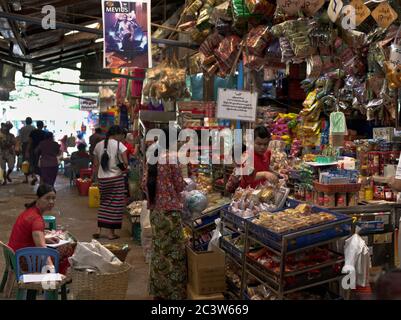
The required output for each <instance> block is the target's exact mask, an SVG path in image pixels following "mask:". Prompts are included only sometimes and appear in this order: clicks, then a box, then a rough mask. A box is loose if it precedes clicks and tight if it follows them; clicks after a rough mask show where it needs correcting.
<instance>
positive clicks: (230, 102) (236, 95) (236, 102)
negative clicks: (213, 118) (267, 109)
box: [217, 88, 258, 122]
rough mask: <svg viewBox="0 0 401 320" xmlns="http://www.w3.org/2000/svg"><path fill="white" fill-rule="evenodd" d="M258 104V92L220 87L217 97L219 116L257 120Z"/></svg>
mask: <svg viewBox="0 0 401 320" xmlns="http://www.w3.org/2000/svg"><path fill="white" fill-rule="evenodd" d="M257 104H258V94H257V93H256V92H255V93H251V92H249V91H239V90H229V89H223V88H220V89H219V92H218V98H217V118H218V119H228V120H242V121H248V122H255V120H256V107H257Z"/></svg>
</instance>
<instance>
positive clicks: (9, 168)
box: [0, 121, 17, 185]
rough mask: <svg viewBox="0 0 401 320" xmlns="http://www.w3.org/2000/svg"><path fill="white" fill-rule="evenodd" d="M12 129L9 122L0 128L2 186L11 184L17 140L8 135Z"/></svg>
mask: <svg viewBox="0 0 401 320" xmlns="http://www.w3.org/2000/svg"><path fill="white" fill-rule="evenodd" d="M12 128H13V125H12V124H11V122H9V121H8V122H7V123H3V124H2V126H1V134H2V136H1V139H0V166H1V168H2V169H3V174H4V181H3V185H6V184H7V182H12V180H11V177H10V175H11V173H12V172H13V170H14V166H15V146H16V143H17V140H16V139H15V136H14V135H13V134H12V133H10V130H11V129H12Z"/></svg>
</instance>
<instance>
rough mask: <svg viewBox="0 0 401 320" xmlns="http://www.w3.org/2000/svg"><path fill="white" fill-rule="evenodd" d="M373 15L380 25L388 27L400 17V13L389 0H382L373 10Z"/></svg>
mask: <svg viewBox="0 0 401 320" xmlns="http://www.w3.org/2000/svg"><path fill="white" fill-rule="evenodd" d="M372 17H373V18H374V19H375V20H376V22H377V24H378V25H379V26H380V27H382V28H387V27H388V26H390V25H391V24H392V23H393V22H394V21H395V20H396V19H397V18H398V14H397V12H395V11H394V9H393V8H392V7H391V6H390V5H389V4H388V3H387V2H382V3H380V4H379V5H378V6H377V7H376V9H375V10H373V12H372Z"/></svg>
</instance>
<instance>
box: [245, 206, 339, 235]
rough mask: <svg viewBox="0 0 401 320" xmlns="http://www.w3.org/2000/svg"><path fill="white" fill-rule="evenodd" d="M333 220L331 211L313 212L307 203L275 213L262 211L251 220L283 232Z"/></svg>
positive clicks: (334, 218) (272, 229)
mask: <svg viewBox="0 0 401 320" xmlns="http://www.w3.org/2000/svg"><path fill="white" fill-rule="evenodd" d="M334 220H336V217H335V216H334V215H333V214H331V213H327V212H319V213H314V212H312V208H311V207H310V206H309V205H307V204H301V205H299V206H297V207H296V208H295V209H286V210H284V211H281V212H277V213H270V212H262V213H260V215H259V217H258V218H257V219H255V220H253V223H254V224H257V225H260V226H263V227H264V228H267V229H269V230H271V231H273V232H275V233H285V232H289V231H295V230H299V229H302V228H305V227H310V226H313V225H317V224H320V223H323V222H327V221H334Z"/></svg>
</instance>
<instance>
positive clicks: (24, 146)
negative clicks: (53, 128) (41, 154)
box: [18, 117, 35, 183]
mask: <svg viewBox="0 0 401 320" xmlns="http://www.w3.org/2000/svg"><path fill="white" fill-rule="evenodd" d="M33 130H35V127H34V126H33V125H32V118H31V117H27V118H26V119H25V126H23V127H22V128H21V129H20V131H19V134H18V140H19V142H20V144H21V153H22V162H24V161H28V162H29V161H30V159H29V154H28V152H27V151H28V147H29V136H30V134H31V132H32V131H33ZM31 167H32V164H31V163H30V165H29V168H30V172H28V173H24V175H25V180H24V181H23V183H28V176H29V173H31V174H32V169H31Z"/></svg>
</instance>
